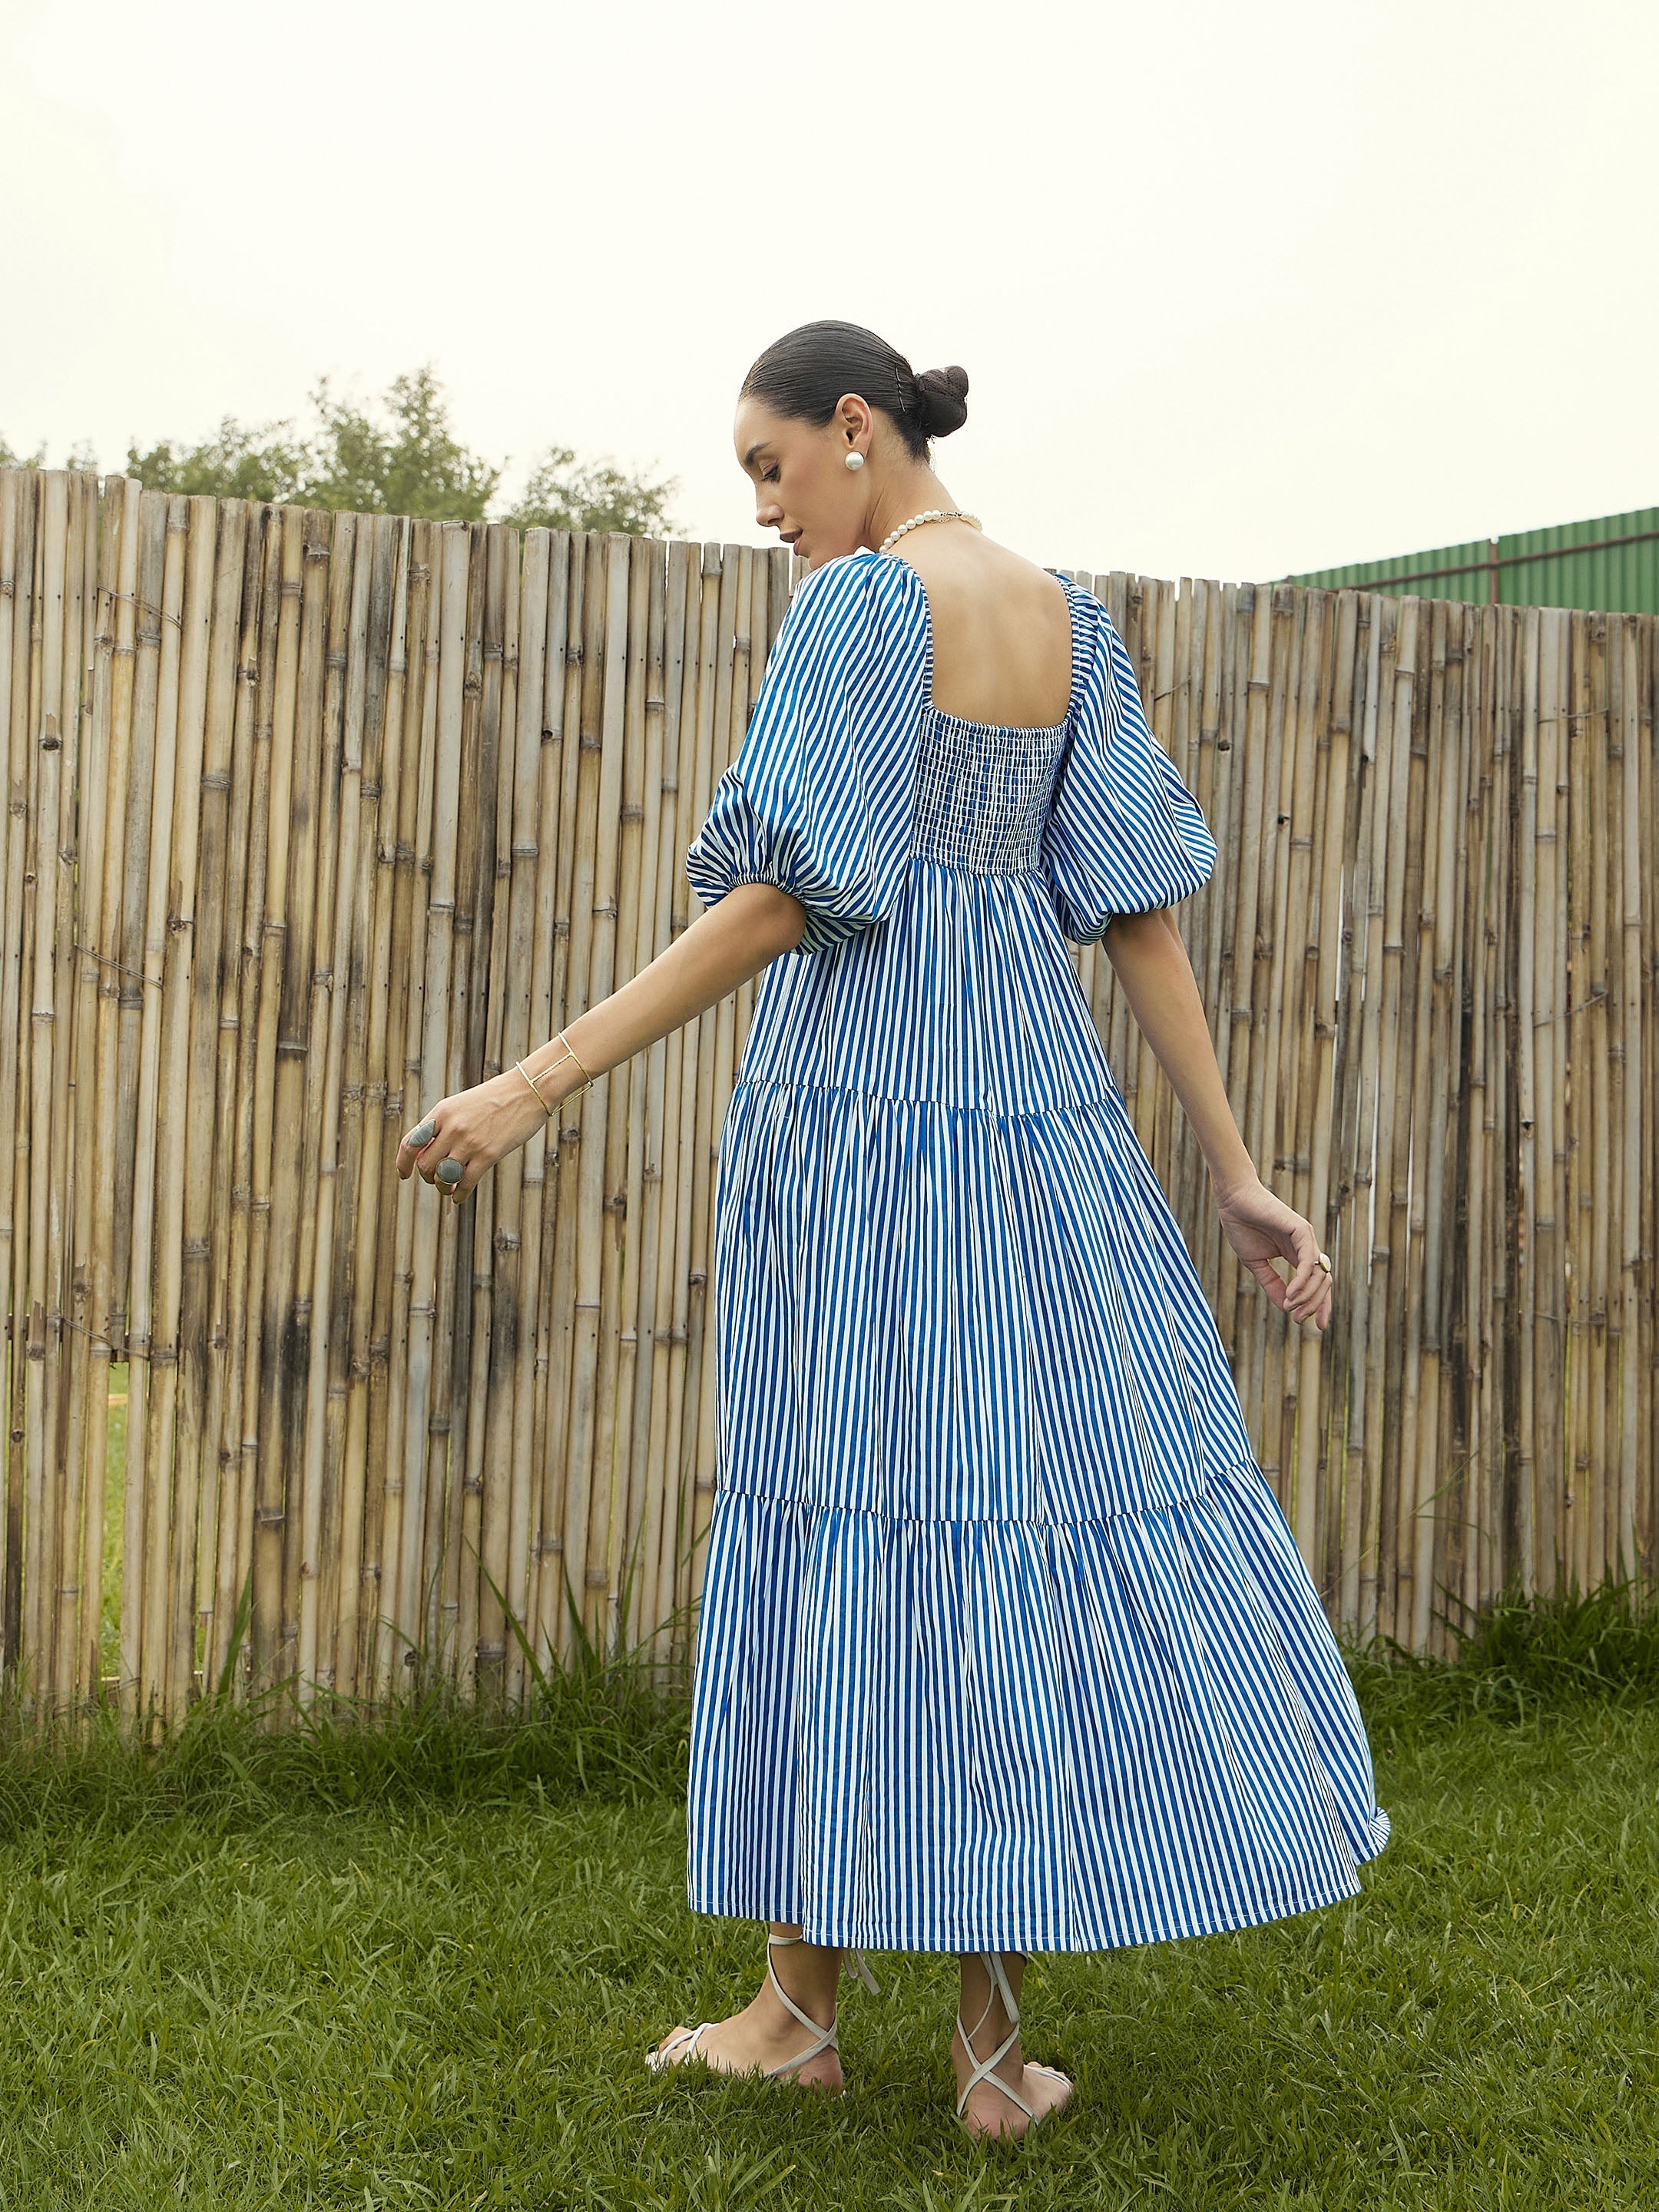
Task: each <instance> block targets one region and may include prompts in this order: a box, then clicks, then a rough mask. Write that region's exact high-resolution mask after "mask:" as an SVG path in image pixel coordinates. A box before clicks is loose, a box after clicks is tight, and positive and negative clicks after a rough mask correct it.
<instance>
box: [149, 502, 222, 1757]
mask: <svg viewBox="0 0 1659 2212" xmlns="http://www.w3.org/2000/svg"><path fill="white" fill-rule="evenodd" d="M185 513H186V517H187V520H186V524H185V595H184V605H183V609H182V614H181V624H182V627H181V632H180V640H179V678H178V707H177V714H176V717H175V720H174V723H173V732H174V734H173V746H172V750H173V755H174V758H173V760H172V761H171V762H169V763H168V765H167V782H168V785H169V786H170V793H169V796H170V799H171V806H172V822H171V825H170V836H169V858H168V861H167V872H166V873H165V875H164V876H163V878H162V880H161V884H160V885H159V886H158V885H156V884H155V883H154V881H152V886H151V889H152V894H154V893H155V890H157V889H158V888H159V889H160V890H161V892H162V894H163V896H164V904H163V906H162V908H161V912H162V915H163V928H164V938H163V941H162V943H161V945H160V946H159V947H158V948H157V950H158V952H159V955H160V966H161V1025H160V1034H159V1036H158V1040H157V1050H158V1055H159V1057H158V1065H157V1077H158V1080H159V1083H160V1085H161V1127H160V1128H159V1129H158V1131H157V1146H158V1152H159V1164H158V1168H157V1171H156V1181H157V1185H158V1206H157V1213H158V1249H157V1252H156V1255H155V1261H156V1275H157V1279H156V1294H155V1304H156V1311H155V1316H154V1318H153V1321H152V1332H153V1338H154V1336H156V1335H159V1339H160V1341H159V1342H156V1341H154V1340H153V1341H152V1346H151V1351H150V1361H149V1364H150V1369H151V1372H152V1375H155V1374H156V1372H157V1370H159V1382H158V1387H157V1388H156V1389H155V1395H153V1397H152V1399H151V1402H150V1412H151V1418H152V1422H153V1423H154V1424H155V1425H154V1426H153V1427H152V1431H151V1437H152V1443H153V1446H154V1455H155V1457H154V1467H153V1473H152V1480H153V1482H154V1484H155V1488H154V1492H153V1499H154V1505H155V1512H154V1516H153V1518H152V1520H151V1522H150V1527H149V1534H150V1535H151V1539H152V1550H151V1553H150V1558H149V1575H150V1577H151V1580H150V1587H149V1601H150V1610H149V1613H148V1615H147V1618H146V1621H145V1628H144V1637H145V1642H146V1644H150V1642H151V1639H152V1638H154V1650H155V1656H154V1659H153V1661H151V1660H147V1662H146V1665H147V1669H148V1671H149V1675H150V1679H151V1680H152V1681H153V1682H154V1683H155V1686H156V1688H157V1690H158V1692H159V1694H160V1699H161V1714H162V1717H163V1718H164V1719H165V1720H166V1722H167V1723H168V1724H169V1725H170V1726H171V1725H174V1724H176V1723H178V1722H179V1720H181V1719H182V1718H183V1717H184V1714H185V1711H186V1710H187V1708H188V1705H189V1703H190V1699H191V1692H192V1690H193V1686H194V1685H193V1675H194V1666H195V1656H196V1652H195V1644H196V1637H195V1631H196V1619H195V1599H196V1540H197V1510H198V1507H199V1504H200V1497H201V1455H202V1449H203V1440H204V1427H205V1422H206V1413H207V1405H206V1395H207V1394H206V1379H207V1378H206V1374H205V1370H204V1363H203V1360H202V1358H201V1343H202V1328H201V1316H202V1309H203V1304H204V1301H203V1300H202V1299H201V1297H200V1295H199V1293H198V1295H197V1298H196V1299H195V1300H192V1301H191V1303H190V1319H191V1329H190V1331H189V1333H188V1334H187V1333H186V1329H185V1309H186V1296H185V1268H186V1265H187V1257H188V1254H189V1253H190V1251H191V1249H194V1247H193V1246H192V1245H191V1243H189V1242H188V1241H187V1240H191V1238H192V1237H195V1238H197V1240H199V1239H200V1234H201V1231H202V1228H203V1226H204V1219H205V1195H206V1194H205V1190H204V1188H203V1186H204V1182H205V1175H206V1170H207V1159H206V1155H205V1147H204V1145H203V1142H202V1135H201V1133H200V1131H199V1129H198V1130H197V1134H196V1141H195V1144H194V1146H191V1132H192V1123H193V1116H192V1115H191V1110H190V1108H191V1099H192V1097H197V1096H199V1095H201V1094H200V1091H199V1090H198V1089H197V1084H198V1083H199V1079H200V1074H201V1070H200V1068H199V1067H198V1066H197V1065H196V1064H195V1062H194V1061H193V1060H192V1054H191V1009H192V1005H193V1001H194V998H195V991H196V984H195V974H194V969H195V956H196V929H197V897H198V895H199V891H200V884H199V883H198V863H199V858H200V851H201V829H202V769H203V763H204V757H205V754H206V747H207V715H208V688H209V678H210V670H211V648H212V642H213V625H214V619H215V616H216V612H217V611H219V609H220V603H221V597H222V590H223V589H224V588H225V586H224V582H223V579H222V570H221V566H220V560H219V512H218V502H217V501H215V500H212V499H208V498H204V497H197V498H193V499H191V500H189V501H187V502H186V503H185ZM237 581H238V578H237V576H236V575H235V574H234V572H233V574H232V575H231V577H230V579H229V583H228V588H229V590H230V591H231V592H233V593H234V591H235V587H236V584H237ZM160 850H161V848H160V847H159V845H157V846H153V847H152V851H153V852H159V851H160ZM209 1042H210V1044H211V1042H213V1040H212V1038H211V1034H210V1039H209ZM207 1065H208V1066H211V1061H210V1060H209V1061H208V1062H207ZM200 1256H204V1255H200Z"/></svg>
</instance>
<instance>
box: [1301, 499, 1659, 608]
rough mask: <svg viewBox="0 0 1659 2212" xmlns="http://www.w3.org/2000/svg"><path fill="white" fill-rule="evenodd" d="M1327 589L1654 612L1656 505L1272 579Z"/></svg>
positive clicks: (1658, 594) (1658, 584) (1658, 535)
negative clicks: (1383, 559)
mask: <svg viewBox="0 0 1659 2212" xmlns="http://www.w3.org/2000/svg"><path fill="white" fill-rule="evenodd" d="M1281 581H1283V582H1285V583H1290V584H1321V585H1323V586H1326V587H1327V588H1328V589H1330V590H1333V591H1343V590H1358V591H1365V592H1395V593H1396V594H1397V595H1399V596H1401V597H1403V596H1405V595H1406V594H1407V593H1412V592H1414V593H1416V594H1418V595H1419V596H1420V597H1421V598H1424V599H1480V600H1486V601H1490V602H1491V603H1492V605H1499V606H1506V607H1528V606H1531V607H1537V606H1542V607H1595V608H1599V609H1600V610H1601V611H1603V612H1604V613H1608V614H1614V613H1620V614H1647V615H1653V614H1659V507H1636V508H1634V509H1632V512H1631V513H1628V514H1607V515H1601V516H1598V517H1597V518H1596V519H1595V520H1593V521H1590V522H1559V523H1556V524H1554V525H1553V526H1551V527H1550V528H1548V529H1545V530H1518V531H1515V532H1512V533H1511V534H1510V536H1508V537H1505V538H1470V539H1469V540H1468V542H1467V543H1466V544H1462V545H1442V546H1437V548H1436V549H1435V550H1433V551H1432V552H1429V553H1406V554H1401V556H1399V557H1398V558H1397V559H1395V560H1391V561H1361V562H1355V563H1354V564H1353V565H1352V566H1351V567H1349V568H1311V569H1309V570H1308V571H1307V572H1306V573H1305V574H1302V575H1298V576H1286V577H1284V578H1282V579H1281Z"/></svg>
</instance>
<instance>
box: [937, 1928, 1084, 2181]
mask: <svg viewBox="0 0 1659 2212" xmlns="http://www.w3.org/2000/svg"><path fill="white" fill-rule="evenodd" d="M978 1955H979V1956H980V1957H981V1959H983V1960H984V1961H985V1963H986V1965H987V1966H988V1967H989V1969H990V1973H991V1994H990V1996H987V1998H986V2000H985V2009H984V2011H983V2012H982V2013H981V2015H980V2016H979V2018H978V2019H977V2020H976V2021H975V2022H974V2026H973V2031H972V2033H971V2034H970V2033H969V2030H968V2029H967V2028H966V2027H964V2026H963V2019H962V2008H961V2007H960V2006H958V2007H957V2034H958V2035H959V2036H960V2037H961V2038H962V2047H963V2050H964V2051H966V2052H967V2054H968V2056H969V2058H970V2059H972V2060H973V2068H972V2070H971V2071H970V2073H969V2076H968V2080H967V2081H966V2083H965V2084H964V2086H963V2092H962V2094H961V2095H960V2096H959V2097H958V2098H957V2119H958V2120H962V2124H963V2128H964V2129H966V2130H967V2132H968V2133H969V2135H972V2133H973V2132H974V2131H973V2130H972V2129H971V2128H969V2126H968V2123H967V2121H966V2120H964V2119H963V2117H962V2116H963V2112H965V2111H966V2109H967V2106H968V2100H969V2097H971V2096H972V2095H973V2093H974V2091H975V2089H976V2088H977V2087H978V2086H979V2084H980V2083H981V2081H988V2082H989V2083H990V2084H991V2086H992V2087H993V2088H994V2089H1000V2091H1001V2092H1002V2093H1003V2095H1004V2096H1005V2097H1006V2098H1008V2099H1009V2100H1011V2102H1012V2103H1014V2104H1016V2105H1018V2106H1019V2109H1020V2110H1021V2112H1024V2114H1025V2115H1026V2117H1027V2118H1029V2119H1030V2123H1031V2126H1032V2127H1036V2125H1038V2124H1039V2120H1040V2118H1042V2119H1046V2118H1048V2113H1043V2114H1042V2115H1039V2114H1038V2113H1037V2112H1035V2111H1033V2109H1032V2107H1031V2106H1030V2105H1028V2104H1027V2103H1026V2101H1025V2100H1024V2097H1022V2096H1021V2095H1020V2093H1019V2092H1018V2089H1011V2088H1010V2087H1009V2086H1008V2084H1007V2083H1006V2081H1004V2080H1003V2078H1002V2076H1001V2075H1000V2074H994V2073H993V2072H992V2070H991V2069H992V2068H993V2067H994V2066H996V2065H997V2064H999V2063H1000V2061H1001V2060H1002V2059H1004V2058H1006V2057H1007V2055H1008V2053H1009V2052H1010V2051H1012V2049H1013V2047H1014V2045H1015V2044H1016V2043H1017V2042H1018V2039H1019V2007H1018V2004H1017V2003H1016V2002H1015V2001H1014V1993H1013V1990H1012V1988H1011V1987H1010V1986H1009V1982H1008V1972H1007V1969H1006V1966H1004V1965H1003V1963H1002V1954H1001V1953H1000V1951H981V1952H980V1954H978ZM1029 1955H1030V1954H1028V1953H1026V1952H1024V1951H1018V1952H1016V1953H1015V1954H1014V1956H1015V1957H1016V1958H1020V1959H1024V1958H1026V1957H1028V1956H1029ZM999 1994H1000V1996H1001V1998H1002V2002H1003V2006H1004V2008H1005V2009H1006V2012H1007V2015H1008V2033H1007V2034H1006V2035H1005V2036H1004V2037H1003V2039H1002V2040H1001V2042H1000V2044H998V2045H997V2047H996V2049H995V2050H994V2051H993V2052H992V2053H991V2055H990V2057H988V2058H981V2057H977V2056H975V2051H974V2041H973V2039H974V2036H975V2035H977V2034H978V2033H979V2032H980V2030H981V2028H982V2027H984V2025H985V2023H986V2021H987V2020H988V2019H989V2018H990V2016H991V2007H992V2006H993V2005H994V2003H995V2002H996V2000H997V1997H998V1996H999ZM1025 2069H1026V2071H1027V2072H1028V2073H1030V2074H1046V2075H1048V2077H1049V2078H1050V2080H1052V2081H1063V2082H1064V2083H1065V2084H1066V2087H1067V2088H1068V2089H1069V2088H1070V2087H1072V2086H1073V2083H1072V2077H1071V2075H1069V2074H1062V2073H1061V2072H1060V2069H1059V2068H1058V2067H1057V2066H1039V2065H1038V2064H1037V2063H1036V2060H1035V2059H1031V2058H1028V2059H1027V2060H1026V2061H1025ZM1025 2132H1026V2133H1027V2134H1028V2135H1029V2134H1030V2129H1027V2130H1025ZM989 2135H990V2130H987V2136H989ZM991 2139H992V2140H993V2141H994V2140H995V2138H994V2136H993V2137H991Z"/></svg>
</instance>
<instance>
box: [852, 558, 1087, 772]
mask: <svg viewBox="0 0 1659 2212" xmlns="http://www.w3.org/2000/svg"><path fill="white" fill-rule="evenodd" d="M880 557H881V558H882V559H883V560H887V561H896V562H898V564H899V566H900V568H903V569H905V570H906V571H907V572H908V574H909V576H910V578H911V579H912V580H913V581H914V583H915V587H916V589H917V591H919V592H921V626H922V636H923V639H924V641H925V642H926V646H927V683H926V695H925V698H924V702H923V703H924V705H925V707H926V709H927V713H928V714H932V715H933V718H934V720H936V721H940V722H949V723H950V724H951V726H952V727H953V728H956V729H958V730H983V731H985V732H987V733H988V734H990V735H992V736H995V737H1007V738H1057V737H1060V736H1062V735H1063V734H1064V733H1065V732H1066V730H1068V729H1069V728H1070V727H1071V724H1072V717H1073V714H1075V713H1076V711H1077V696H1078V690H1079V659H1080V656H1079V638H1078V617H1077V602H1076V600H1075V599H1073V597H1072V586H1071V582H1070V580H1069V579H1068V578H1066V577H1065V576H1061V575H1057V574H1055V573H1054V570H1053V569H1050V570H1048V574H1050V575H1053V576H1054V581H1055V582H1056V583H1057V584H1058V585H1059V586H1060V591H1061V592H1062V594H1063V595H1064V597H1065V600H1066V619H1067V621H1068V623H1070V625H1071V644H1072V684H1071V690H1070V693H1069V696H1067V698H1066V712H1065V713H1064V714H1062V715H1061V717H1060V720H1059V721H1057V722H1042V723H1036V722H981V721H978V720H975V718H974V717H973V716H972V715H969V714H952V713H951V710H950V708H948V707H941V706H939V704H938V702H936V701H935V699H934V697H933V602H932V600H931V599H929V598H928V596H927V586H926V584H924V583H923V582H922V580H921V573H920V571H919V570H918V569H916V568H915V567H914V565H913V564H912V563H911V562H908V561H907V560H905V559H904V558H903V556H902V555H901V554H897V553H887V554H883V555H882V556H880Z"/></svg>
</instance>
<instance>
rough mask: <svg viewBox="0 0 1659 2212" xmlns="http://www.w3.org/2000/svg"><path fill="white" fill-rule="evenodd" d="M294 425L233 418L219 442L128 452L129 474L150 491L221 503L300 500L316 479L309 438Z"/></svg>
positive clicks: (133, 447) (227, 419)
mask: <svg viewBox="0 0 1659 2212" xmlns="http://www.w3.org/2000/svg"><path fill="white" fill-rule="evenodd" d="M290 427H291V425H290V424H289V422H266V423H263V424H259V425H254V424H251V423H242V422H238V421H237V420H236V418H235V416H234V415H227V416H225V417H224V419H223V421H222V422H221V423H220V425H219V431H218V435H217V436H216V437H212V438H204V440H203V441H202V442H201V444H200V445H197V446H185V447H182V448H180V449H179V450H176V451H175V449H174V447H173V444H172V443H171V441H167V440H164V441H162V442H161V444H160V445H159V446H152V447H150V449H149V452H148V453H140V452H139V450H138V447H137V443H136V442H135V443H133V444H130V445H129V446H128V447H127V474H128V475H129V476H130V477H137V479H138V481H139V483H142V484H143V485H144V486H146V488H147V489H149V490H150V491H177V492H192V493H198V492H207V493H210V494H211V495H213V496H214V497H216V498H218V499H271V500H289V501H293V500H298V499H301V498H302V497H303V495H304V491H305V486H306V482H307V477H308V476H309V474H310V458H311V457H310V452H309V449H308V447H307V445H306V443H305V441H304V440H303V439H301V438H296V437H291V436H287V435H284V434H285V433H286V432H287V431H289V428H290Z"/></svg>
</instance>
